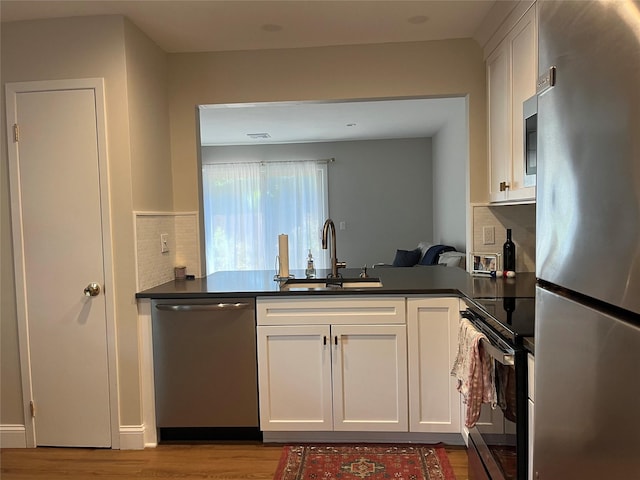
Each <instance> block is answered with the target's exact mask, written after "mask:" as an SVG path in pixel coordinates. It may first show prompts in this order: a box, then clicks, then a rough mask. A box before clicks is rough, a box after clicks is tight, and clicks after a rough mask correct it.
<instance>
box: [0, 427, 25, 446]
mask: <svg viewBox="0 0 640 480" xmlns="http://www.w3.org/2000/svg"><path fill="white" fill-rule="evenodd" d="M0 448H27V432H26V430H25V428H24V425H0Z"/></svg>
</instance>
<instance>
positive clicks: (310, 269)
mask: <svg viewBox="0 0 640 480" xmlns="http://www.w3.org/2000/svg"><path fill="white" fill-rule="evenodd" d="M304 274H305V275H306V277H307V278H316V267H314V266H313V255H311V249H309V256H308V258H307V268H306V270H305V271H304Z"/></svg>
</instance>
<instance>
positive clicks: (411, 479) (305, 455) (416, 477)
mask: <svg viewBox="0 0 640 480" xmlns="http://www.w3.org/2000/svg"><path fill="white" fill-rule="evenodd" d="M455 478H456V476H455V475H454V473H453V469H452V468H451V464H450V463H449V459H448V457H447V453H446V451H445V449H444V448H443V447H440V446H433V445H376V444H361V445H295V446H292V445H287V446H285V447H284V450H283V452H282V457H281V458H280V464H279V465H278V470H276V474H275V477H274V480H384V479H393V480H455Z"/></svg>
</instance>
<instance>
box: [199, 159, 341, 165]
mask: <svg viewBox="0 0 640 480" xmlns="http://www.w3.org/2000/svg"><path fill="white" fill-rule="evenodd" d="M335 161H336V159H335V158H334V157H331V158H321V159H319V160H268V161H264V160H261V161H253V160H247V161H246V162H245V161H242V160H239V161H237V162H208V163H203V165H236V164H238V163H246V164H253V163H258V164H260V165H264V164H266V163H296V162H316V163H327V164H328V163H334V162H335Z"/></svg>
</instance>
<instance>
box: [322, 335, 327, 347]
mask: <svg viewBox="0 0 640 480" xmlns="http://www.w3.org/2000/svg"><path fill="white" fill-rule="evenodd" d="M322 344H323V345H326V344H327V336H326V335H325V336H324V337H322Z"/></svg>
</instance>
